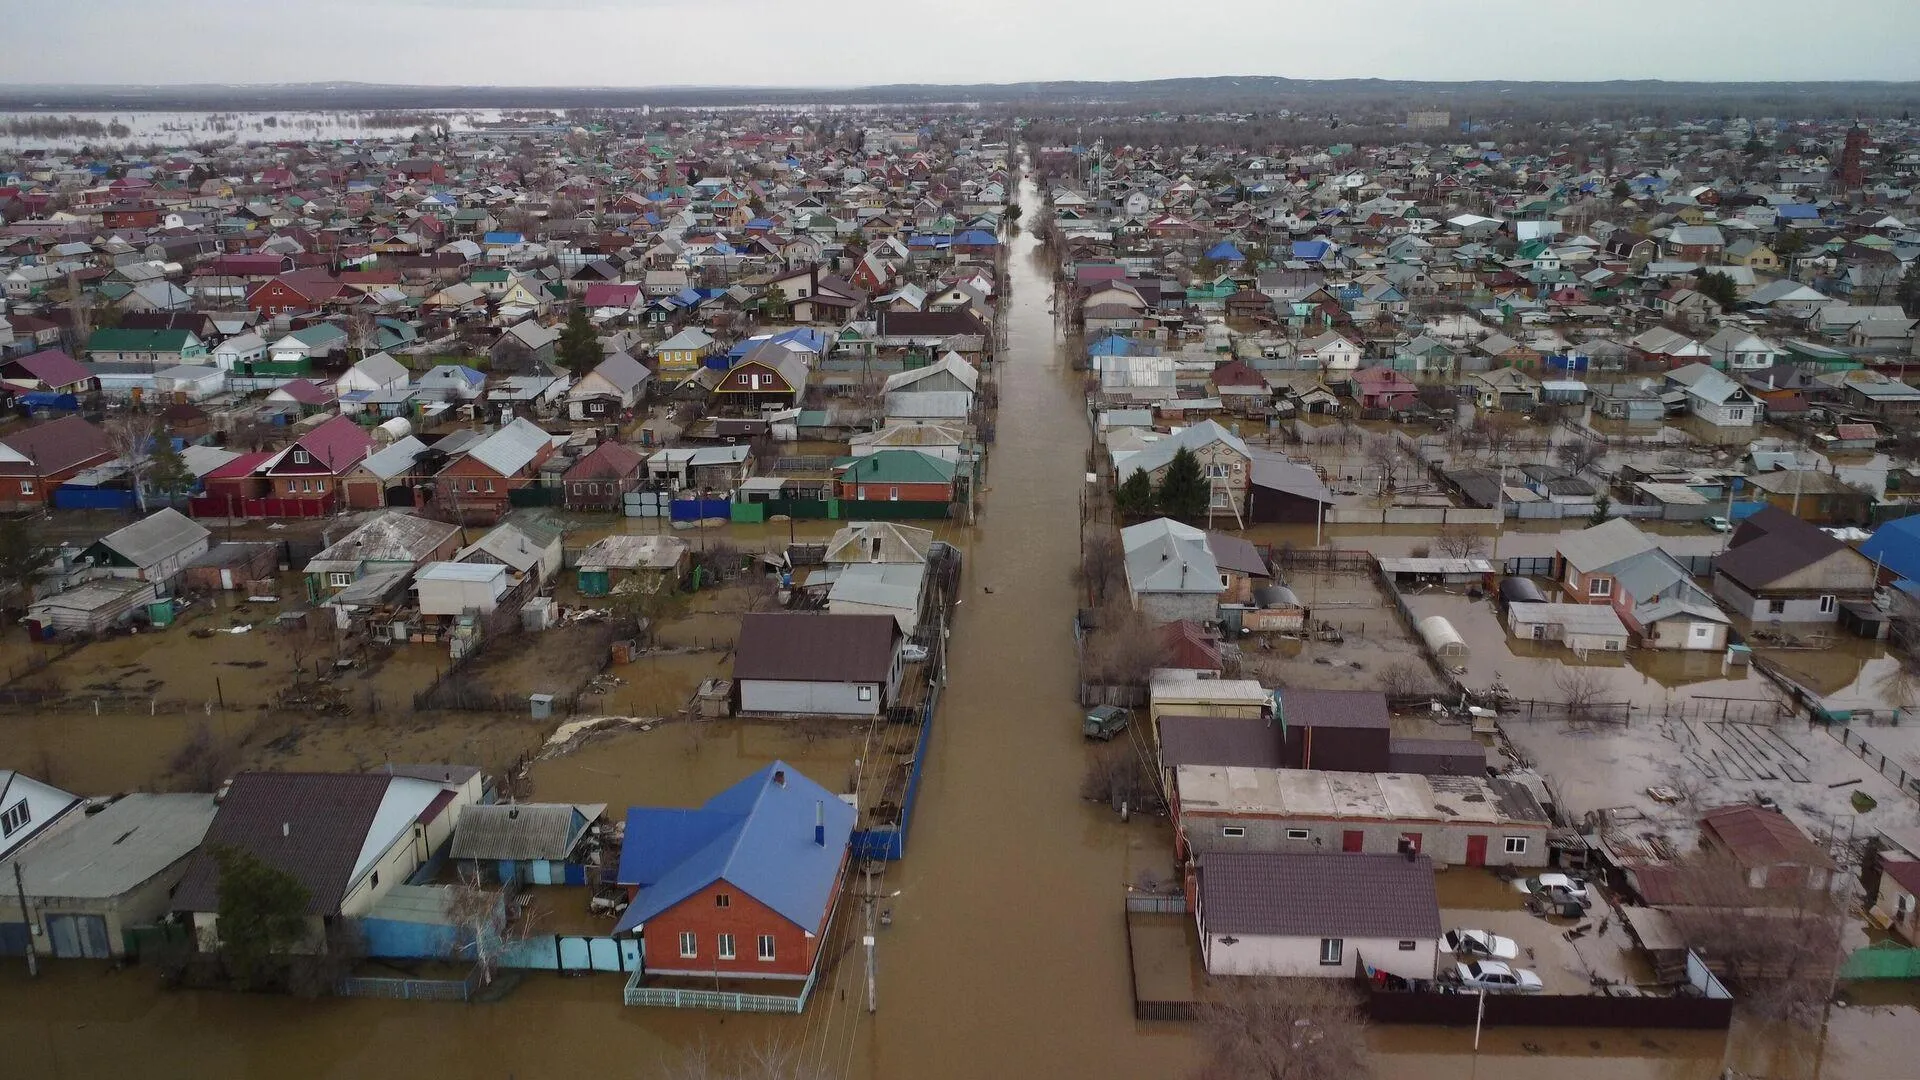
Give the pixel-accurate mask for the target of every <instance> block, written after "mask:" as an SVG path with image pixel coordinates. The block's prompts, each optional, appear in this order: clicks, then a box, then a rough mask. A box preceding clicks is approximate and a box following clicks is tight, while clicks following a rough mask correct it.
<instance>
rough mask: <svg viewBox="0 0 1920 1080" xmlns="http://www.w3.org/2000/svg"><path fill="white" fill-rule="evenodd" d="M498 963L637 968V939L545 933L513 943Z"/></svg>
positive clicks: (562, 968) (546, 968) (591, 968)
mask: <svg viewBox="0 0 1920 1080" xmlns="http://www.w3.org/2000/svg"><path fill="white" fill-rule="evenodd" d="M500 966H501V967H506V968H524V969H528V970H533V971H639V970H640V939H639V938H633V937H624V938H612V937H583V936H579V935H573V934H546V935H544V936H541V937H535V938H529V939H528V940H526V941H521V942H516V943H515V944H514V945H512V946H511V947H509V948H508V949H507V950H506V951H505V952H503V953H501V955H500Z"/></svg>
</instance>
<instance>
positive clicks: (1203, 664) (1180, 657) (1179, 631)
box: [1160, 619, 1221, 671]
mask: <svg viewBox="0 0 1920 1080" xmlns="http://www.w3.org/2000/svg"><path fill="white" fill-rule="evenodd" d="M1160 640H1161V642H1162V643H1164V644H1165V645H1166V649H1167V657H1166V660H1167V664H1166V666H1168V667H1170V668H1183V669H1187V670H1192V671H1219V670H1221V664H1220V644H1219V642H1218V641H1216V640H1214V638H1212V637H1211V636H1210V635H1208V634H1207V632H1206V631H1205V630H1202V629H1201V628H1200V626H1199V624H1198V623H1195V622H1192V621H1191V620H1187V619H1181V620H1178V621H1176V622H1170V623H1168V624H1167V625H1165V626H1162V627H1161V628H1160Z"/></svg>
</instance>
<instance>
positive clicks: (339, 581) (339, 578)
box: [327, 571, 353, 589]
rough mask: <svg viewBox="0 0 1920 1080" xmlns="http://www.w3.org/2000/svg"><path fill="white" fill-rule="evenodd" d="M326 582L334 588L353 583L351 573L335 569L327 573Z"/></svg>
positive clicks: (342, 587) (341, 587)
mask: <svg viewBox="0 0 1920 1080" xmlns="http://www.w3.org/2000/svg"><path fill="white" fill-rule="evenodd" d="M327 584H329V585H331V586H333V587H334V588H336V589H344V588H346V587H347V586H349V585H351V584H353V575H352V574H343V573H339V572H338V571H336V572H334V573H331V574H328V575H327Z"/></svg>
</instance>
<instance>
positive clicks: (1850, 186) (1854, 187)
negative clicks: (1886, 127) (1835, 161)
mask: <svg viewBox="0 0 1920 1080" xmlns="http://www.w3.org/2000/svg"><path fill="white" fill-rule="evenodd" d="M1866 149H1867V129H1866V128H1864V127H1861V126H1860V125H1859V124H1857V123H1856V124H1854V125H1853V126H1852V127H1851V128H1848V129H1847V142H1846V145H1845V146H1843V147H1842V148H1841V150H1840V190H1841V191H1859V190H1860V189H1862V188H1864V187H1866V186H1867V173H1866V161H1865V158H1866Z"/></svg>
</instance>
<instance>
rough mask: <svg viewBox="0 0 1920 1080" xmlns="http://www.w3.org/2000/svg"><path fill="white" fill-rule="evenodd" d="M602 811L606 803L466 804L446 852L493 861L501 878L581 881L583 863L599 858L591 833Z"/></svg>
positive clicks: (463, 858) (559, 882) (536, 881)
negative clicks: (467, 805) (590, 840)
mask: <svg viewBox="0 0 1920 1080" xmlns="http://www.w3.org/2000/svg"><path fill="white" fill-rule="evenodd" d="M606 811H607V807H606V804H605V803H581V804H573V803H521V804H507V803H494V804H489V805H484V806H470V807H468V808H467V809H466V811H465V812H464V813H462V814H461V815H460V825H459V827H458V828H457V829H455V830H454V834H453V846H452V848H451V849H450V850H449V851H448V855H449V856H450V857H451V858H454V859H457V860H460V861H461V862H473V863H491V864H493V866H494V870H495V874H496V876H497V877H498V878H499V879H500V880H501V881H503V882H504V881H519V882H521V883H524V884H529V885H584V884H586V868H587V866H589V865H594V864H597V863H598V860H599V853H598V848H597V845H590V844H589V831H590V830H591V829H592V828H593V826H594V824H595V823H596V822H598V821H600V819H601V818H602V817H603V816H604V815H605V814H606ZM590 846H592V847H593V850H591V851H589V850H588V848H589V847H590Z"/></svg>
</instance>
